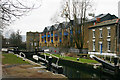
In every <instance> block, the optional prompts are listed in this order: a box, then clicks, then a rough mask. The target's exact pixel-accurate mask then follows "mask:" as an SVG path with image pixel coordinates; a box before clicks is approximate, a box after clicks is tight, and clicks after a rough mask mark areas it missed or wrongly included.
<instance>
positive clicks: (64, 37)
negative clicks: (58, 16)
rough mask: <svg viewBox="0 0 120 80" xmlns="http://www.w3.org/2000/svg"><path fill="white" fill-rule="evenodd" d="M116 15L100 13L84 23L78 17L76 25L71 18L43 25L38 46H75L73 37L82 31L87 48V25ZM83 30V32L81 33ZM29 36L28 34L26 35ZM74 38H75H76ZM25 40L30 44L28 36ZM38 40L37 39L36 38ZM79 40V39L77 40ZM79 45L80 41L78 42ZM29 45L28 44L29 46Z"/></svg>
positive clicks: (84, 44) (32, 37) (84, 46)
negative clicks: (68, 20)
mask: <svg viewBox="0 0 120 80" xmlns="http://www.w3.org/2000/svg"><path fill="white" fill-rule="evenodd" d="M116 18H117V17H116V16H115V15H111V14H109V13H108V14H100V15H98V16H95V17H94V18H93V19H90V20H87V21H85V23H84V24H81V23H80V19H78V21H79V22H78V23H79V24H78V25H77V26H76V24H75V22H74V20H71V21H70V22H63V23H60V24H55V25H52V26H48V27H45V29H44V30H43V32H41V33H39V46H40V47H62V46H64V47H75V48H77V47H76V44H75V41H76V40H75V38H74V37H76V36H78V37H77V38H80V37H79V34H80V33H82V35H84V40H83V41H84V42H83V48H84V49H87V50H88V43H90V42H89V29H88V28H89V26H92V25H96V24H97V23H100V22H103V21H106V20H112V19H116ZM81 25H83V27H82V29H80V26H81ZM83 32H84V33H83ZM27 36H30V35H27ZM34 38H35V37H34V36H31V39H32V40H33V39H34ZM77 38H76V39H77ZM27 40H29V41H27V42H28V43H29V45H30V42H31V40H30V37H29V38H27ZM37 40H38V39H37ZM78 42H79V41H78ZM78 45H80V43H79V44H78ZM29 47H30V46H29Z"/></svg>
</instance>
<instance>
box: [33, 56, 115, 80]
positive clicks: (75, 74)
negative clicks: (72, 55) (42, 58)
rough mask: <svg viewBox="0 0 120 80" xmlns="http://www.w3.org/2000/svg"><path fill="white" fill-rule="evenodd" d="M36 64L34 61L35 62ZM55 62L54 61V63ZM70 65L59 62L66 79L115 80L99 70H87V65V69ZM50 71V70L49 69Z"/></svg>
mask: <svg viewBox="0 0 120 80" xmlns="http://www.w3.org/2000/svg"><path fill="white" fill-rule="evenodd" d="M31 60H33V61H34V59H32V58H31ZM35 62H36V61H35ZM55 62H56V61H55ZM68 64H70V63H64V61H62V62H60V63H59V66H62V67H63V75H65V76H66V77H68V78H69V79H71V78H80V79H82V78H89V79H92V78H93V79H97V80H109V79H110V80H116V79H115V77H114V76H112V75H108V74H106V73H103V72H102V71H101V69H100V68H99V69H94V68H92V69H88V68H89V65H88V67H84V66H82V64H81V66H78V67H77V66H76V65H75V66H74V64H72V63H71V64H70V65H72V66H70V65H68ZM51 70H52V69H51ZM52 72H55V73H57V71H52Z"/></svg>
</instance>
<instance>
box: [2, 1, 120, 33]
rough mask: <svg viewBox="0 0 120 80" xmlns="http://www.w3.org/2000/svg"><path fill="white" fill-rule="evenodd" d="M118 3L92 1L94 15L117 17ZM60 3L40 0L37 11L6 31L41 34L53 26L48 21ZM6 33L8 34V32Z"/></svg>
mask: <svg viewBox="0 0 120 80" xmlns="http://www.w3.org/2000/svg"><path fill="white" fill-rule="evenodd" d="M38 1H39V0H38ZM118 1H120V0H93V3H94V6H93V8H94V10H93V12H94V13H95V15H98V14H101V13H103V14H107V13H110V14H114V15H116V16H118ZM60 2H61V0H42V4H41V7H40V8H39V9H36V10H33V11H32V12H31V13H29V14H28V16H24V17H22V18H21V19H20V20H17V21H15V22H14V23H12V24H11V25H10V26H8V27H7V29H6V30H9V29H10V30H11V29H13V30H14V31H16V30H18V29H19V30H21V31H22V33H21V34H22V35H26V32H28V31H32V32H35V31H38V32H42V31H43V29H44V28H45V27H47V26H51V25H52V24H54V23H52V22H51V20H50V19H51V17H53V16H54V15H55V13H56V12H57V11H58V10H59V9H60V5H61V4H60ZM6 33H7V34H9V33H8V31H7V32H6ZM6 33H4V34H6Z"/></svg>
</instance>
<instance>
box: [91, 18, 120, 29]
mask: <svg viewBox="0 0 120 80" xmlns="http://www.w3.org/2000/svg"><path fill="white" fill-rule="evenodd" d="M119 21H120V20H119V19H112V20H107V21H103V22H101V23H97V24H96V25H93V26H90V27H89V29H91V28H96V27H102V26H106V25H111V24H116V23H118V22H119Z"/></svg>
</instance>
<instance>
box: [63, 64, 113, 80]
mask: <svg viewBox="0 0 120 80" xmlns="http://www.w3.org/2000/svg"><path fill="white" fill-rule="evenodd" d="M61 66H63V75H65V76H66V77H68V78H81V79H82V78H91V79H92V78H93V79H99V80H102V79H112V78H113V76H111V75H107V74H105V73H103V72H102V71H100V70H96V71H92V70H85V69H79V68H76V67H70V66H66V65H61Z"/></svg>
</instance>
